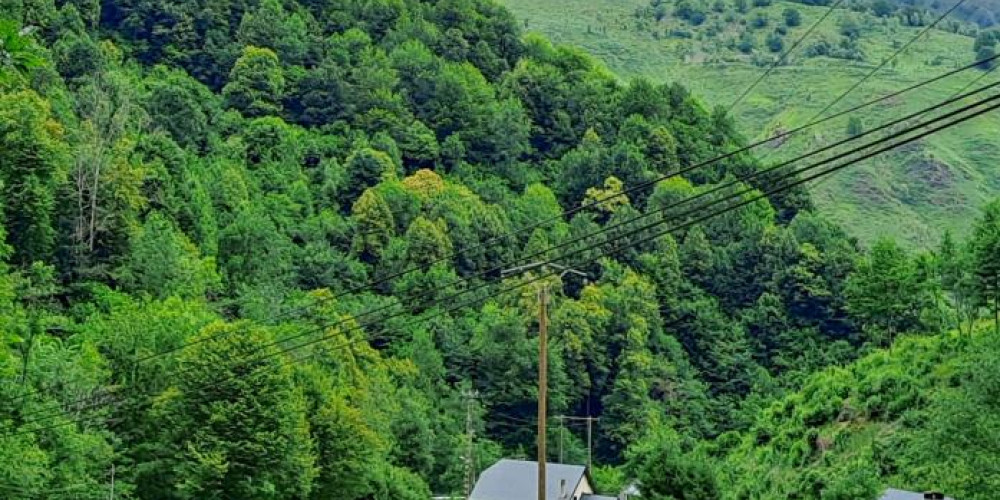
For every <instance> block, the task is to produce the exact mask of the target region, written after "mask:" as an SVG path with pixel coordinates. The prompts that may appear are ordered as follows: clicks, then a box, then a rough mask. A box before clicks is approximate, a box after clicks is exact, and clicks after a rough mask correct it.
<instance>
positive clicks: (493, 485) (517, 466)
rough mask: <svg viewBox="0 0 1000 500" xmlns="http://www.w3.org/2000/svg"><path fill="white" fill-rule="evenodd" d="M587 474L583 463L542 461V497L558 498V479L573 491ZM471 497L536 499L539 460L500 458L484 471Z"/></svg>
mask: <svg viewBox="0 0 1000 500" xmlns="http://www.w3.org/2000/svg"><path fill="white" fill-rule="evenodd" d="M585 474H586V468H585V467H584V466H582V465H566V464H545V498H547V499H549V500H558V498H559V482H560V480H565V481H566V490H567V492H569V493H572V492H573V490H575V489H576V486H577V485H578V484H580V481H581V480H582V479H583V478H584V476H585ZM470 498H471V500H537V498H538V462H528V461H524V460H507V459H504V460H501V461H499V462H497V463H495V464H493V465H491V466H490V468H488V469H486V470H485V471H483V473H482V474H481V475H480V476H479V480H478V481H476V487H475V488H473V490H472V496H471V497H470Z"/></svg>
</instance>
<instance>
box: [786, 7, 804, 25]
mask: <svg viewBox="0 0 1000 500" xmlns="http://www.w3.org/2000/svg"><path fill="white" fill-rule="evenodd" d="M782 15H783V16H785V26H788V27H795V26H798V25H800V24H802V14H801V13H800V12H799V10H798V9H793V8H791V7H789V8H787V9H785V11H784V12H782Z"/></svg>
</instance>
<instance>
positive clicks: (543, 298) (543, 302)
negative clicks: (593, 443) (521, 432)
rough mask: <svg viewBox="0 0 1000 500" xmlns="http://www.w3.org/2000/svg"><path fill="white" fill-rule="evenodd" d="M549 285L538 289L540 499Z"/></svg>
mask: <svg viewBox="0 0 1000 500" xmlns="http://www.w3.org/2000/svg"><path fill="white" fill-rule="evenodd" d="M548 302H549V285H548V284H547V283H543V284H542V286H541V288H540V289H539V290H538V500H546V498H545V463H546V462H547V460H546V459H545V455H546V453H545V420H546V419H547V418H548V417H547V414H548V405H547V403H548V396H549V318H548V316H549V315H548V311H547V307H546V306H547V305H548Z"/></svg>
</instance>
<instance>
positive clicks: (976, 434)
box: [723, 324, 1000, 499]
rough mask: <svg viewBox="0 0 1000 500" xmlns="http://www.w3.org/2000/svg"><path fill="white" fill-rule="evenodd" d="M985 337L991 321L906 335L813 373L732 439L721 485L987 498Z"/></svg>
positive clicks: (759, 490) (745, 492)
mask: <svg viewBox="0 0 1000 500" xmlns="http://www.w3.org/2000/svg"><path fill="white" fill-rule="evenodd" d="M995 336H996V334H995V332H994V331H993V325H992V324H990V325H988V326H985V325H984V326H982V327H981V328H979V329H978V330H976V331H975V332H974V333H973V334H972V335H971V336H970V335H969V334H964V335H958V334H956V333H951V334H942V335H938V336H930V337H909V338H904V339H901V340H900V341H898V342H897V343H896V344H895V345H893V347H892V349H891V350H880V351H876V352H873V353H872V354H870V355H868V356H866V357H864V358H861V359H859V360H858V361H856V362H854V363H852V364H849V365H847V366H844V367H838V368H830V369H827V370H825V371H822V372H819V373H817V374H815V375H813V376H812V377H810V378H809V379H808V380H807V381H806V382H805V384H804V385H803V387H802V388H801V390H799V391H798V392H795V393H792V394H790V395H788V396H786V397H784V398H783V399H781V400H778V401H777V402H775V403H773V404H771V405H770V406H769V407H767V408H766V409H765V410H764V411H763V412H761V414H760V416H759V418H758V419H757V421H756V422H755V424H754V425H753V426H752V428H751V430H750V431H749V432H747V433H746V434H743V435H741V436H739V437H738V438H737V439H735V443H737V444H736V445H735V447H734V448H733V449H732V450H730V451H729V452H728V454H727V456H726V459H725V460H724V461H723V463H724V467H723V469H724V470H726V473H725V474H727V475H728V479H729V481H731V482H730V483H728V484H732V485H733V487H732V488H731V489H729V490H727V494H728V495H729V496H730V498H801V497H812V496H816V497H822V498H845V499H846V498H865V497H868V498H872V497H874V496H875V494H876V493H877V492H879V491H881V489H882V488H884V487H890V486H891V487H897V488H905V489H909V490H913V491H927V490H938V491H943V492H945V493H946V494H948V495H950V496H952V497H954V498H963V499H987V498H995V492H996V489H997V486H998V484H1000V466H998V465H997V464H1000V451H998V450H1000V432H998V431H997V429H998V428H1000V417H997V410H998V402H997V398H996V391H997V388H998V387H1000V384H998V382H1000V380H998V379H997V377H998V373H1000V371H998V365H997V363H998V361H997V360H998V359H1000V347H998V346H997V343H996V338H995ZM733 442H734V441H733V440H731V441H729V443H733Z"/></svg>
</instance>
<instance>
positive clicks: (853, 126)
mask: <svg viewBox="0 0 1000 500" xmlns="http://www.w3.org/2000/svg"><path fill="white" fill-rule="evenodd" d="M864 131H865V126H864V124H863V123H862V122H861V118H858V117H857V116H852V117H851V118H850V119H849V120H847V135H849V136H851V137H855V136H858V135H861V134H862V133H864Z"/></svg>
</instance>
